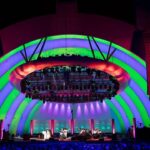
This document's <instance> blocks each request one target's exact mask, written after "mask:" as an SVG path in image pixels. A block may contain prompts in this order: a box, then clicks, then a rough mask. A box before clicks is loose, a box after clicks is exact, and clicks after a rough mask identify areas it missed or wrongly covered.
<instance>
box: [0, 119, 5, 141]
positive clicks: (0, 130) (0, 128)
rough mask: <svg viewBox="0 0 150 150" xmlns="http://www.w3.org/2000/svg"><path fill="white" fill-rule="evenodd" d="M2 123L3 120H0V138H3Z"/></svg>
mask: <svg viewBox="0 0 150 150" xmlns="http://www.w3.org/2000/svg"><path fill="white" fill-rule="evenodd" d="M3 125H4V120H0V140H2V139H3Z"/></svg>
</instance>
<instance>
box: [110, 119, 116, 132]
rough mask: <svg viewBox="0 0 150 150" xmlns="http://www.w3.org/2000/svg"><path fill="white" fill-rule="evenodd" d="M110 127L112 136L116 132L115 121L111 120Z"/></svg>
mask: <svg viewBox="0 0 150 150" xmlns="http://www.w3.org/2000/svg"><path fill="white" fill-rule="evenodd" d="M111 127H112V134H115V133H116V131H115V120H114V119H112V120H111Z"/></svg>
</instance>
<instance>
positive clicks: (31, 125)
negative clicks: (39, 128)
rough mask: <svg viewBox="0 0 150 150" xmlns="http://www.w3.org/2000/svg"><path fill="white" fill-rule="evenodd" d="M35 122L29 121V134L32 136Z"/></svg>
mask: <svg viewBox="0 0 150 150" xmlns="http://www.w3.org/2000/svg"><path fill="white" fill-rule="evenodd" d="M34 125H35V120H31V122H30V134H31V135H33V132H34Z"/></svg>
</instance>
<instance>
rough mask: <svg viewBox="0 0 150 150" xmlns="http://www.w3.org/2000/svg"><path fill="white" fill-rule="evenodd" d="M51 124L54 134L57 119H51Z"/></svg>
mask: <svg viewBox="0 0 150 150" xmlns="http://www.w3.org/2000/svg"><path fill="white" fill-rule="evenodd" d="M50 124H51V132H52V135H54V131H55V120H50Z"/></svg>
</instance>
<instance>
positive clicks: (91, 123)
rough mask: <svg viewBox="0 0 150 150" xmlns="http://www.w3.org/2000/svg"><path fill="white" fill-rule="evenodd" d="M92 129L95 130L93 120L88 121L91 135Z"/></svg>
mask: <svg viewBox="0 0 150 150" xmlns="http://www.w3.org/2000/svg"><path fill="white" fill-rule="evenodd" d="M94 128H95V125H94V119H90V129H91V132H92V134H93V131H94Z"/></svg>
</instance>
